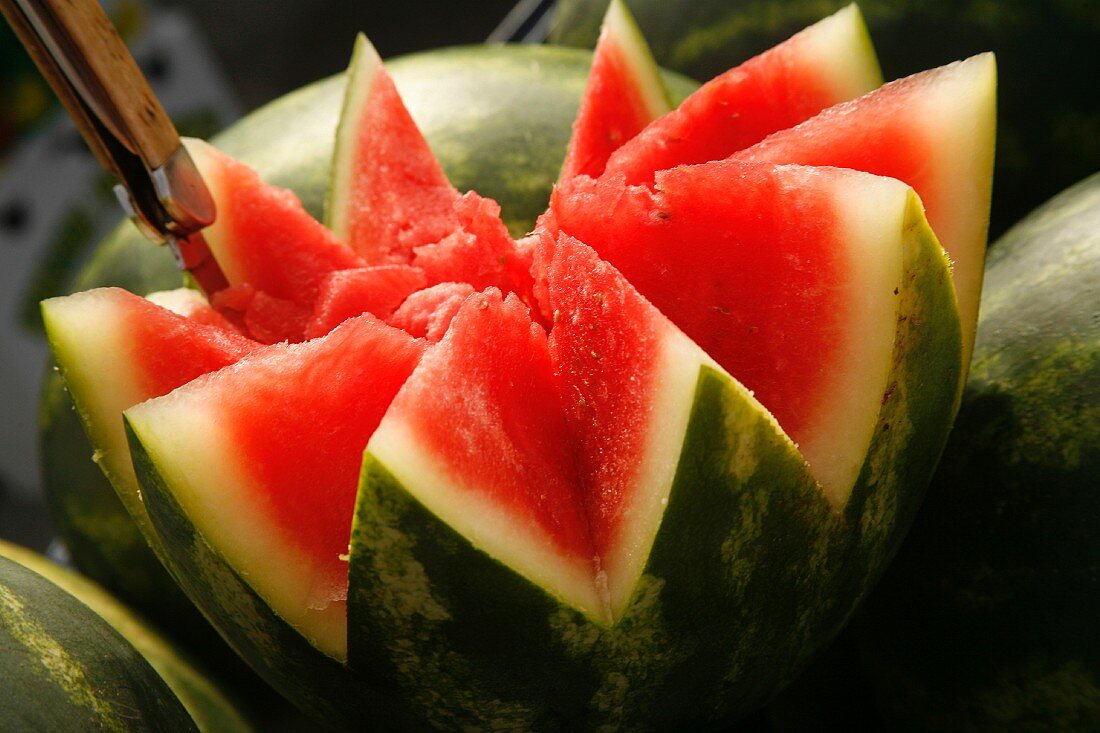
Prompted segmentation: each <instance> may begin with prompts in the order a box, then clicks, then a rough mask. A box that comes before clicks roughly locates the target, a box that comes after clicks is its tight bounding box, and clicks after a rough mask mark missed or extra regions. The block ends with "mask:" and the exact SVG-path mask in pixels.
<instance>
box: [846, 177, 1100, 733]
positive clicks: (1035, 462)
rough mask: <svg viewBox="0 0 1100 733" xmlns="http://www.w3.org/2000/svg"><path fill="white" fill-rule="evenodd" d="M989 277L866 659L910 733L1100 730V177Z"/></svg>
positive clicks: (1022, 237) (1009, 249)
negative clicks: (970, 355) (955, 405)
mask: <svg viewBox="0 0 1100 733" xmlns="http://www.w3.org/2000/svg"><path fill="white" fill-rule="evenodd" d="M985 282H986V298H985V300H984V301H983V305H982V315H981V319H980V322H979V328H978V338H977V344H976V349H975V358H974V366H973V368H972V370H971V374H970V378H969V380H968V382H967V389H966V394H965V398H964V402H963V408H962V412H961V413H960V416H959V421H958V424H957V427H956V429H955V432H954V434H953V436H952V438H951V441H950V443H949V445H948V448H947V452H946V453H945V455H944V459H943V462H942V464H941V467H940V470H939V472H938V473H937V475H936V479H935V482H934V484H933V487H932V489H931V491H930V494H929V499H928V503H927V505H926V507H925V508H924V509H923V510H922V511H921V514H920V519H919V521H918V523H917V525H916V527H915V529H914V532H913V536H912V539H911V540H910V541H909V542H908V543H906V545H905V548H904V551H903V552H902V553H901V554H900V556H899V557H898V562H897V564H896V566H895V568H893V569H892V570H891V572H890V573H889V574H888V575H887V577H886V579H884V582H883V584H882V587H881V589H880V590H879V591H877V592H876V594H875V596H874V602H873V604H872V605H871V606H870V608H869V613H868V615H867V618H866V620H865V623H863V624H862V625H861V628H860V629H859V632H860V645H861V650H862V651H863V656H864V658H865V660H866V661H867V663H868V671H869V673H870V674H871V675H872V676H873V677H874V678H875V680H876V684H877V687H878V692H879V699H880V701H881V705H882V707H883V709H884V713H885V714H886V715H887V716H889V717H890V719H891V720H895V721H898V724H899V727H900V728H903V729H910V730H928V729H939V730H947V729H950V730H972V731H994V730H1007V729H1016V730H1044V731H1086V730H1090V731H1091V730H1100V634H1098V633H1097V622H1098V619H1100V532H1098V528H1100V491H1098V490H1097V489H1100V176H1094V177H1092V178H1090V179H1088V180H1086V181H1084V182H1083V183H1081V184H1079V185H1077V186H1075V187H1074V188H1072V189H1070V190H1069V191H1067V192H1065V193H1063V194H1062V195H1060V196H1058V197H1057V198H1055V199H1053V200H1052V201H1051V202H1049V203H1048V204H1047V205H1045V206H1043V207H1042V208H1040V209H1038V210H1037V211H1036V212H1034V213H1033V214H1032V215H1031V216H1029V217H1028V218H1026V219H1025V220H1024V221H1023V222H1021V223H1020V224H1019V225H1018V226H1016V227H1014V228H1013V229H1012V230H1011V231H1010V232H1009V233H1008V234H1007V235H1006V236H1005V237H1004V238H1003V239H1002V241H1001V242H1000V243H999V244H998V246H997V247H996V248H995V249H994V251H993V252H992V254H991V256H990V259H989V264H988V268H987V273H986V281H985ZM900 609H906V611H907V614H908V618H923V619H925V620H924V622H923V623H920V624H913V625H909V624H905V623H903V622H902V620H901V617H899V616H898V615H897V614H898V613H899V610H900Z"/></svg>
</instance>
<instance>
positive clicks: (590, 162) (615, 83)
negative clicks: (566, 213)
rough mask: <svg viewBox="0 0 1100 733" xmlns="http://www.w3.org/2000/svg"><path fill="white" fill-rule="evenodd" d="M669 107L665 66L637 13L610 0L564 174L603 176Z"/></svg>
mask: <svg viewBox="0 0 1100 733" xmlns="http://www.w3.org/2000/svg"><path fill="white" fill-rule="evenodd" d="M670 109H671V104H670V103H669V99H668V92H666V91H665V87H664V83H663V82H662V81H661V74H660V71H659V70H658V69H657V64H656V63H655V62H654V61H653V57H652V56H651V55H650V53H649V46H648V45H646V42H645V39H644V38H642V34H641V33H640V32H639V31H638V26H637V25H635V24H634V18H633V17H631V15H630V11H629V10H627V8H626V5H625V4H624V3H623V1H622V0H611V4H610V5H609V6H608V8H607V13H606V14H605V15H604V19H603V25H602V26H601V27H600V38H599V40H598V41H597V42H596V50H595V51H594V52H593V54H592V70H591V71H590V72H589V75H588V84H587V85H586V87H585V91H584V96H583V97H581V108H580V110H579V111H578V112H577V119H576V120H575V121H574V122H573V135H572V137H570V139H569V147H568V149H567V150H566V153H565V163H564V164H563V165H562V170H561V176H560V178H561V179H563V180H564V179H569V178H572V177H573V176H576V175H581V174H583V175H587V176H593V177H595V176H598V175H600V174H601V173H603V169H604V166H605V165H607V159H608V158H610V157H611V154H612V153H613V152H615V150H616V149H617V148H619V147H620V146H621V145H622V144H623V143H625V142H626V141H627V140H630V139H631V138H632V137H634V136H635V135H637V134H638V133H639V132H641V131H642V129H643V128H644V127H645V126H646V125H648V124H649V123H650V122H652V121H653V120H655V119H656V118H658V117H660V116H661V115H663V114H665V113H666V112H668V111H669V110H670Z"/></svg>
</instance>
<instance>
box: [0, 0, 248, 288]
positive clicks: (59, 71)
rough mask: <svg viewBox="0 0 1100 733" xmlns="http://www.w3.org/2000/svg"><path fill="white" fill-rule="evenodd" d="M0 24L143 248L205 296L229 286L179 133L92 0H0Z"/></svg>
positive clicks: (201, 187)
mask: <svg viewBox="0 0 1100 733" xmlns="http://www.w3.org/2000/svg"><path fill="white" fill-rule="evenodd" d="M0 12H2V13H3V15H4V16H5V18H7V20H8V23H9V24H10V25H11V27H12V29H13V30H14V31H15V34H16V36H17V37H18V38H19V40H20V42H21V43H22V44H23V46H24V47H25V48H26V49H27V51H28V53H29V54H30V56H31V58H32V59H33V60H34V62H35V64H36V65H37V66H38V68H39V70H40V71H41V72H42V75H43V76H44V77H45V78H46V80H47V82H49V84H50V86H51V87H52V88H53V90H54V93H55V94H57V96H58V98H59V99H60V100H61V103H62V104H63V105H64V106H65V109H66V110H67V111H68V112H69V115H70V116H71V117H72V119H73V121H74V122H75V123H76V126H77V129H79V130H80V132H81V134H82V135H83V136H84V139H85V141H86V142H87V143H88V146H89V148H91V150H92V153H93V154H95V156H96V158H97V159H98V160H99V162H100V164H101V165H102V166H103V167H104V168H105V169H106V170H108V171H110V172H112V173H114V174H115V175H116V176H117V177H118V179H119V185H118V186H116V187H115V195H116V197H117V198H118V199H119V202H120V203H121V204H122V207H123V210H124V211H126V213H127V215H128V216H130V218H131V219H132V220H133V221H134V223H135V224H136V225H137V226H138V228H139V229H140V230H141V231H142V233H143V234H145V235H146V236H147V237H149V238H150V239H151V240H153V241H155V242H159V243H166V244H167V245H168V246H169V247H170V248H171V250H172V253H173V255H174V256H175V258H176V262H177V264H178V265H179V266H180V268H181V269H183V270H186V271H187V272H189V273H190V274H191V276H192V277H193V278H194V280H195V282H196V283H198V285H199V287H201V288H202V289H203V290H204V291H205V292H206V294H207V295H212V294H213V293H215V292H217V291H219V290H222V289H224V288H225V287H226V286H227V282H226V279H225V275H224V274H223V273H222V271H221V269H220V268H219V267H218V264H217V261H216V260H215V259H214V257H213V255H212V254H211V253H210V250H209V248H208V247H207V245H206V243H205V241H204V240H203V239H202V236H201V235H197V232H199V231H200V230H201V229H202V228H203V227H206V226H209V225H210V224H211V223H213V221H214V218H215V216H216V210H215V205H214V200H213V198H212V197H211V195H210V191H209V189H207V187H206V184H205V183H204V182H203V180H202V175H201V174H200V173H199V170H198V168H197V167H196V166H195V163H194V161H193V160H192V159H191V157H190V155H188V153H187V149H186V148H185V147H184V146H183V144H182V142H181V140H180V136H179V133H178V132H177V131H176V128H175V126H174V125H173V124H172V121H171V120H170V119H169V117H168V115H167V113H166V112H165V111H164V108H163V107H162V106H161V104H160V101H159V100H158V99H157V98H156V95H155V94H154V93H153V91H152V89H151V88H150V87H149V83H148V81H146V79H145V76H144V74H142V72H141V69H140V68H139V67H138V65H137V62H136V61H134V58H133V56H131V55H130V52H129V50H128V49H127V48H126V44H125V43H124V42H123V41H122V38H121V37H120V36H119V35H118V32H117V31H116V30H115V28H114V26H113V25H112V24H111V21H110V19H109V18H108V17H107V15H106V13H104V12H103V9H102V8H101V7H100V6H99V4H98V3H97V2H96V0H0Z"/></svg>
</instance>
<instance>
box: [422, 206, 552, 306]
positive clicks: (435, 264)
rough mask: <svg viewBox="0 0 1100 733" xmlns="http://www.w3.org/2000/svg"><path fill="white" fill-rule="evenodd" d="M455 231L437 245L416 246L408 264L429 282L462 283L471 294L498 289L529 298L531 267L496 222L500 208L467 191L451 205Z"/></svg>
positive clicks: (498, 218)
mask: <svg viewBox="0 0 1100 733" xmlns="http://www.w3.org/2000/svg"><path fill="white" fill-rule="evenodd" d="M453 208H454V213H455V218H456V227H455V230H454V231H453V232H451V233H450V234H448V235H447V236H446V237H444V238H443V239H442V240H441V241H439V242H435V243H432V244H425V245H421V246H418V247H416V249H415V250H414V256H413V264H414V265H415V266H416V267H419V268H421V269H422V270H424V273H425V274H426V275H427V279H428V282H430V283H432V284H435V283H441V282H467V283H470V284H471V285H472V286H473V287H474V289H475V290H484V289H485V288H488V287H495V288H499V289H500V290H501V291H502V292H504V293H509V292H514V293H517V294H518V295H519V296H520V297H521V298H523V299H524V300H529V296H530V292H531V273H530V266H529V265H530V263H529V262H528V261H527V260H525V259H524V258H523V257H522V256H521V255H520V253H519V252H518V251H517V249H516V243H515V240H513V239H512V237H511V235H510V234H508V228H507V227H506V226H505V225H504V222H503V221H502V220H501V218H500V205H499V204H498V203H497V202H496V201H493V200H492V199H487V198H484V197H482V196H479V195H478V194H476V193H474V192H473V191H470V192H469V193H467V194H465V195H464V196H461V197H460V198H458V199H457V200H456V201H455V202H454V207H453Z"/></svg>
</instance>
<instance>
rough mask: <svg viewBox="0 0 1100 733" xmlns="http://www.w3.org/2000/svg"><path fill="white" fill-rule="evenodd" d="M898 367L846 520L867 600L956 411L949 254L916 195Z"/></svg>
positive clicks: (959, 372) (957, 358)
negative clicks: (925, 215)
mask: <svg viewBox="0 0 1100 733" xmlns="http://www.w3.org/2000/svg"><path fill="white" fill-rule="evenodd" d="M906 229H907V236H906V238H905V253H904V259H903V263H904V264H903V266H904V273H905V274H904V278H903V282H904V283H905V284H906V285H904V286H903V287H902V289H901V293H900V296H901V298H902V303H901V305H900V307H899V319H898V335H897V337H896V340H895V344H894V367H893V370H892V372H891V375H890V379H889V380H888V382H887V384H888V386H887V389H886V394H884V395H883V400H882V401H883V406H882V412H881V413H879V423H878V425H877V426H876V428H875V435H874V437H873V438H872V439H871V448H870V450H869V451H868V454H867V460H866V461H865V462H864V465H863V469H862V470H861V472H860V475H859V478H858V479H857V480H856V485H855V488H854V489H853V490H852V495H851V498H850V499H849V500H848V504H847V506H845V508H844V516H845V518H846V519H847V521H848V522H849V523H850V525H851V526H852V527H853V529H854V530H855V534H854V538H855V545H854V546H853V548H852V550H853V552H854V553H855V554H856V555H857V556H858V557H859V563H860V565H862V566H863V567H865V568H866V574H865V577H864V579H863V584H862V588H860V590H859V593H860V595H862V594H863V593H865V592H866V591H867V590H868V589H869V588H870V586H871V584H873V582H874V581H875V580H876V579H877V578H878V577H879V576H880V575H881V573H882V571H883V570H885V567H886V564H887V563H888V562H889V560H890V558H891V557H893V554H894V552H896V550H897V547H898V543H899V541H900V540H901V538H902V537H903V536H904V534H905V532H906V531H907V530H908V528H909V525H910V524H911V523H912V521H913V517H914V516H915V514H916V511H917V509H918V508H919V506H920V502H921V499H922V497H923V492H924V490H925V487H927V486H928V482H929V480H930V479H931V476H932V473H933V471H934V470H935V467H936V463H937V462H938V461H939V458H940V454H941V453H942V452H943V447H944V444H945V443H946V441H947V436H948V433H949V432H950V428H951V424H952V422H953V420H954V418H955V414H956V413H957V411H958V407H959V398H960V395H961V392H962V380H963V374H964V372H965V369H964V367H963V365H962V336H961V329H960V325H959V315H958V304H957V302H956V298H955V290H954V285H953V284H952V279H951V272H950V265H949V263H948V259H947V255H946V254H945V253H944V251H943V249H942V247H940V245H939V242H938V240H937V239H936V235H935V234H933V232H932V229H931V228H930V227H929V226H928V221H927V220H926V219H925V218H924V213H923V209H922V207H921V203H920V200H919V199H918V198H917V196H916V194H914V193H911V194H910V198H909V210H908V214H907V217H906Z"/></svg>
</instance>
